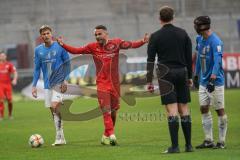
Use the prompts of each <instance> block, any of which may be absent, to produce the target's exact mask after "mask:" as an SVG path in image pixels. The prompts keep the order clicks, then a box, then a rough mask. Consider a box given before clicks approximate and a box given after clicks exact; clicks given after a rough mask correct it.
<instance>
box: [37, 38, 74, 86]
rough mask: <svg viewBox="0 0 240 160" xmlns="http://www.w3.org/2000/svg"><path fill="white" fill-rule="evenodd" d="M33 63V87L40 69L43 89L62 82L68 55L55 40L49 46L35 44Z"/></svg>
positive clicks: (66, 72)
mask: <svg viewBox="0 0 240 160" xmlns="http://www.w3.org/2000/svg"><path fill="white" fill-rule="evenodd" d="M34 63H35V67H34V73H33V87H35V86H36V85H37V81H38V79H39V76H40V70H42V73H43V81H44V89H50V88H52V87H53V86H54V84H55V85H56V84H57V83H59V82H62V81H63V80H64V79H65V78H66V77H67V76H68V73H69V72H68V71H69V67H70V66H69V65H70V63H69V55H68V53H67V51H66V50H65V49H64V48H62V47H61V46H60V45H59V44H58V43H57V42H53V43H52V45H51V46H50V47H45V45H44V44H40V45H39V46H37V47H36V48H35V55H34ZM66 70H67V71H66ZM53 81H54V84H53ZM56 81H57V82H56Z"/></svg>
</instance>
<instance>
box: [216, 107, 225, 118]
mask: <svg viewBox="0 0 240 160" xmlns="http://www.w3.org/2000/svg"><path fill="white" fill-rule="evenodd" d="M216 112H217V115H218V116H221V117H222V116H224V115H225V111H224V109H223V108H222V109H219V110H216Z"/></svg>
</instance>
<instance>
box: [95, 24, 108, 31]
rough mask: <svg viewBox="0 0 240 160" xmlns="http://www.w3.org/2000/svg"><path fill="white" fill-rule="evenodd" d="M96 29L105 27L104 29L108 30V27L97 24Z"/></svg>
mask: <svg viewBox="0 0 240 160" xmlns="http://www.w3.org/2000/svg"><path fill="white" fill-rule="evenodd" d="M95 29H103V30H105V31H107V27H106V26H104V25H97V26H96V27H95Z"/></svg>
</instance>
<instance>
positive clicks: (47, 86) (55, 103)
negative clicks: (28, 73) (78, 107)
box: [32, 25, 70, 146]
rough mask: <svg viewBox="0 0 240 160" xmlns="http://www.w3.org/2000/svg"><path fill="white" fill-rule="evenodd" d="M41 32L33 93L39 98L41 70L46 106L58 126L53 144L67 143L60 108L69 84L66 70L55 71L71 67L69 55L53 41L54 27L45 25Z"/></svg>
mask: <svg viewBox="0 0 240 160" xmlns="http://www.w3.org/2000/svg"><path fill="white" fill-rule="evenodd" d="M39 32H40V36H41V38H42V40H43V42H44V43H42V44H40V45H39V46H37V47H36V48H35V55H34V63H35V67H34V73H33V87H32V95H33V97H35V98H37V88H36V85H37V82H38V79H39V76H40V71H42V73H43V80H44V90H45V96H44V97H45V106H46V107H50V110H51V113H52V115H53V119H54V124H55V127H56V139H55V142H54V143H53V144H52V145H53V146H55V145H62V144H66V141H65V138H64V133H63V123H62V120H61V115H60V111H59V108H60V105H61V102H62V98H63V95H62V94H61V93H64V92H65V91H66V90H67V84H66V82H65V80H64V79H65V77H66V76H67V73H66V72H64V70H63V71H60V72H59V73H60V74H58V75H57V74H55V76H53V73H54V72H56V71H59V69H63V68H64V67H69V65H70V64H69V55H68V53H67V51H66V50H65V49H63V48H62V47H61V46H60V45H59V44H58V43H57V42H55V41H53V36H52V29H51V28H50V27H49V26H48V25H43V26H42V27H41V28H40V30H39ZM54 78H55V79H58V82H54V81H52V79H54ZM59 82H60V83H59ZM56 86H60V91H61V93H59V92H57V91H56V90H55V89H54V87H56Z"/></svg>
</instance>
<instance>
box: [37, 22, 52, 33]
mask: <svg viewBox="0 0 240 160" xmlns="http://www.w3.org/2000/svg"><path fill="white" fill-rule="evenodd" d="M45 30H49V31H50V32H52V28H51V27H50V26H49V25H46V24H44V25H42V26H41V27H40V29H39V33H40V34H41V33H42V32H43V31H45Z"/></svg>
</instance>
